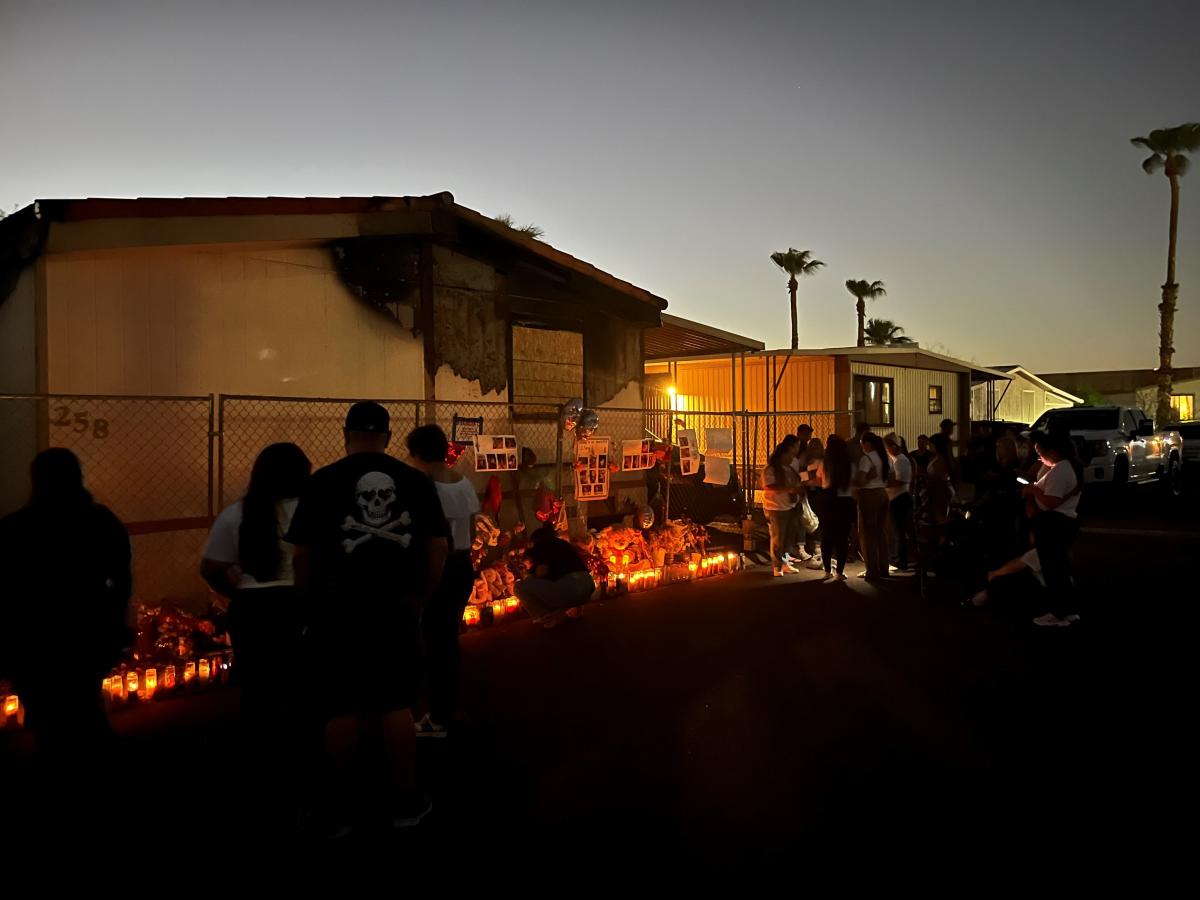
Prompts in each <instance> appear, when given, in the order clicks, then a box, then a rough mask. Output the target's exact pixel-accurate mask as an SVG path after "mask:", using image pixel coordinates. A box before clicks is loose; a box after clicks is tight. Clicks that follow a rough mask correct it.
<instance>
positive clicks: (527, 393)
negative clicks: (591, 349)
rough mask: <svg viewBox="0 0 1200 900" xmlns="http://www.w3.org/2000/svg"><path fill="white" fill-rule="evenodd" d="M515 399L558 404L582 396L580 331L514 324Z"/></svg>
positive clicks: (526, 401)
mask: <svg viewBox="0 0 1200 900" xmlns="http://www.w3.org/2000/svg"><path fill="white" fill-rule="evenodd" d="M512 381H513V383H512V399H513V402H514V403H537V404H547V405H559V404H562V403H565V402H566V401H567V400H569V399H571V398H572V397H582V396H583V335H582V334H580V333H579V332H577V331H557V330H553V329H550V328H533V327H529V326H526V325H514V326H513V329H512Z"/></svg>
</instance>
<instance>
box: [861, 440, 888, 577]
mask: <svg viewBox="0 0 1200 900" xmlns="http://www.w3.org/2000/svg"><path fill="white" fill-rule="evenodd" d="M862 451H863V455H862V459H860V460H859V461H858V471H857V472H856V473H855V485H856V486H857V487H858V538H859V543H860V545H861V549H862V556H863V560H864V561H865V562H866V564H867V570H866V572H864V573H863V574H862V575H861V576H860V577H863V578H868V579H871V578H883V577H885V576H886V575H887V573H888V546H887V520H888V497H887V483H888V480H889V479H890V477H891V467H890V466H889V465H888V462H887V458H888V457H887V451H885V450H884V449H883V438H881V437H880V436H879V435H877V434H875V433H874V432H872V431H868V432H867V433H866V434H864V435H863V436H862Z"/></svg>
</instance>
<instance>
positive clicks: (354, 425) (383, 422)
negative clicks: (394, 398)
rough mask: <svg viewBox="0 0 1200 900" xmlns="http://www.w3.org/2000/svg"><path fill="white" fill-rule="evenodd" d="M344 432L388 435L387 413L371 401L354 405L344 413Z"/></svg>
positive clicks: (389, 422)
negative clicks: (367, 432)
mask: <svg viewBox="0 0 1200 900" xmlns="http://www.w3.org/2000/svg"><path fill="white" fill-rule="evenodd" d="M346 430H347V431H369V432H372V433H374V434H388V433H389V432H390V430H391V421H390V419H389V418H388V411H387V410H386V409H384V408H383V407H382V406H380V405H379V404H378V403H375V402H373V401H371V400H363V401H362V402H360V403H355V404H354V405H353V406H352V407H350V411H349V412H348V413H346Z"/></svg>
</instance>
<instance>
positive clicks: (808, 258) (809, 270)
mask: <svg viewBox="0 0 1200 900" xmlns="http://www.w3.org/2000/svg"><path fill="white" fill-rule="evenodd" d="M771 262H773V263H775V265H777V266H779V268H781V269H783V271H785V272H787V274H788V283H787V289H788V296H789V297H791V300H792V349H793V350H798V349H799V348H800V325H799V321H798V320H797V318H796V288H798V287H799V286H800V282H799V281H797V279H798V278H803V277H804V276H805V275H815V274H817V269H819V268H821V266H823V265H825V263H823V262H821V261H820V260H819V259H813V258H812V251H811V250H796V249H794V248H792V247H789V248H788V249H787V252H784V251H782V250H778V251H776V252H775V253H772V254H771Z"/></svg>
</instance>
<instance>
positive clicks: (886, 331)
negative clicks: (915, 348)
mask: <svg viewBox="0 0 1200 900" xmlns="http://www.w3.org/2000/svg"><path fill="white" fill-rule="evenodd" d="M863 331H864V334H865V335H866V338H867V343H868V344H871V345H872V346H876V347H886V346H888V345H889V344H915V343H916V341H914V340H913V339H912V338H910V337H905V336H904V329H903V328H901V327H900V326H899V325H897V324H896V323H895V322H893V321H892V320H891V319H869V320H867V327H866V328H865V329H864V330H863ZM860 346H861V345H860Z"/></svg>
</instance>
